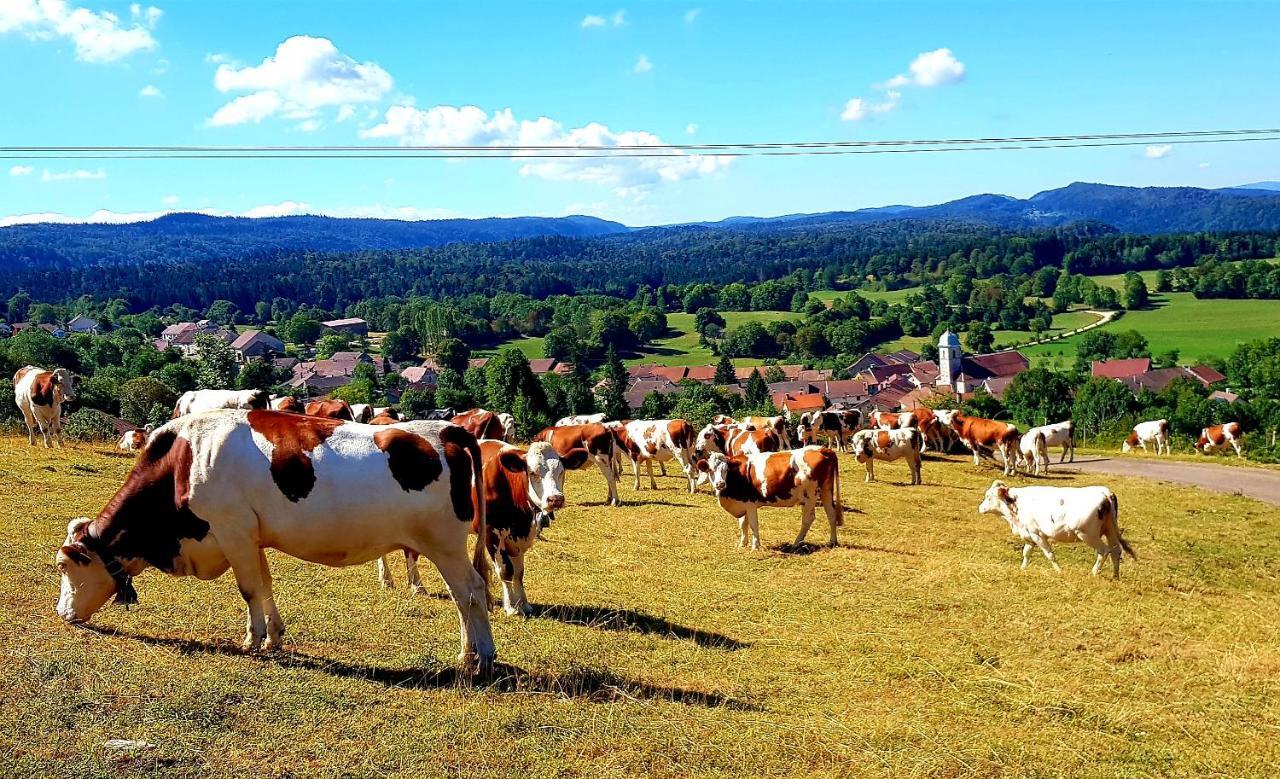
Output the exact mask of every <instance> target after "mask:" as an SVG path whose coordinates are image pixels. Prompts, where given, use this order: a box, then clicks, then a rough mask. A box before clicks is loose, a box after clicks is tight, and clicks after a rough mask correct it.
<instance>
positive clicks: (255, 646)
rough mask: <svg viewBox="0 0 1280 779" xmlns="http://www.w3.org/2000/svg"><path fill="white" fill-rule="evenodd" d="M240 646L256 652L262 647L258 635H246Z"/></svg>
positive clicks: (247, 650)
mask: <svg viewBox="0 0 1280 779" xmlns="http://www.w3.org/2000/svg"><path fill="white" fill-rule="evenodd" d="M240 648H241V649H243V650H244V651H245V652H257V651H258V650H259V649H260V648H262V638H261V637H259V636H250V637H246V638H245V640H244V642H243V643H241V644H240Z"/></svg>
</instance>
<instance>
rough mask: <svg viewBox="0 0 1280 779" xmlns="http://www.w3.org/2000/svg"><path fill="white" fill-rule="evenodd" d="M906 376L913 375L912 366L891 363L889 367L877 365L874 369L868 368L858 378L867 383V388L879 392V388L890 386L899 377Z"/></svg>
mask: <svg viewBox="0 0 1280 779" xmlns="http://www.w3.org/2000/svg"><path fill="white" fill-rule="evenodd" d="M904 375H906V376H910V375H911V366H910V365H905V364H903V363H889V364H888V365H877V366H875V367H874V368H868V369H867V370H865V371H863V372H862V373H860V374H858V375H857V378H859V379H862V380H863V381H865V382H866V383H867V386H868V387H871V388H872V389H873V390H878V389H879V388H881V387H883V386H886V385H888V384H890V383H891V382H892V381H893V380H894V379H896V378H897V377H899V376H904Z"/></svg>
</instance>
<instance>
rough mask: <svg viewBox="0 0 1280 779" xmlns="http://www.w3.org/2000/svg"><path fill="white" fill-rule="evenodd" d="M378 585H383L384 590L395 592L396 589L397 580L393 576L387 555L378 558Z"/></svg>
mask: <svg viewBox="0 0 1280 779" xmlns="http://www.w3.org/2000/svg"><path fill="white" fill-rule="evenodd" d="M378 583H379V584H381V585H382V589H384V590H394V589H395V588H396V580H395V579H394V578H392V576H391V566H390V565H388V564H387V556H386V555H383V556H382V557H379V558H378Z"/></svg>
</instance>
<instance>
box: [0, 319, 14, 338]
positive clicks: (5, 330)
mask: <svg viewBox="0 0 1280 779" xmlns="http://www.w3.org/2000/svg"><path fill="white" fill-rule="evenodd" d="M11 335H13V328H12V327H9V326H8V325H7V324H5V323H4V322H0V338H8V337H9V336H11Z"/></svg>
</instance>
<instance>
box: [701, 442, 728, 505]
mask: <svg viewBox="0 0 1280 779" xmlns="http://www.w3.org/2000/svg"><path fill="white" fill-rule="evenodd" d="M694 467H695V468H697V469H698V472H699V473H705V474H706V475H707V481H710V482H711V488H712V489H713V490H715V491H716V494H717V495H719V494H720V493H721V492H723V491H724V488H725V487H726V486H728V484H729V458H728V457H725V456H724V455H723V454H720V453H719V452H712V453H711V454H708V455H707V456H706V457H705V458H703V459H701V460H698V462H697V464H696V465H695V466H694Z"/></svg>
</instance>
